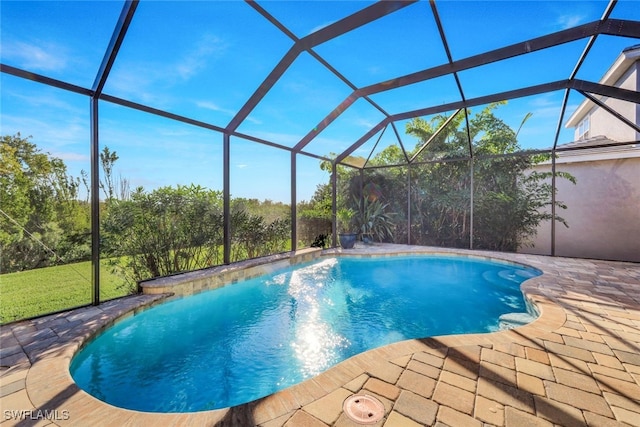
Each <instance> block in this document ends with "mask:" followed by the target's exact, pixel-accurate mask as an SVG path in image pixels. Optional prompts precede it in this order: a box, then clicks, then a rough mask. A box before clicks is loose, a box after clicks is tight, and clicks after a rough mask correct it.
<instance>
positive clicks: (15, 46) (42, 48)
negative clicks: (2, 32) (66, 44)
mask: <svg viewBox="0 0 640 427" xmlns="http://www.w3.org/2000/svg"><path fill="white" fill-rule="evenodd" d="M2 56H3V58H7V59H9V60H11V61H15V62H16V63H17V64H18V65H19V66H20V67H22V68H24V69H27V70H33V71H41V72H47V71H48V72H51V71H60V70H63V69H64V68H66V66H67V54H66V52H65V49H64V48H63V47H61V46H59V45H57V44H55V43H51V42H42V43H39V44H38V45H35V44H31V43H25V42H12V41H7V40H5V41H3V42H2ZM3 62H6V60H4V59H3Z"/></svg>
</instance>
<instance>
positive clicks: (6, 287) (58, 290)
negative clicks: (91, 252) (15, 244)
mask: <svg viewBox="0 0 640 427" xmlns="http://www.w3.org/2000/svg"><path fill="white" fill-rule="evenodd" d="M100 279H101V280H100V282H101V286H100V298H101V299H102V300H107V299H111V298H115V297H118V296H123V295H126V294H127V292H128V291H127V289H125V287H121V286H120V285H121V284H122V283H123V279H122V278H120V277H119V276H116V275H114V274H112V273H111V267H109V266H108V265H102V266H101V267H100ZM91 290H92V287H91V263H90V262H88V261H87V262H79V263H75V264H67V265H60V266H56V267H47V268H39V269H36V270H29V271H21V272H19V273H9V274H2V275H0V323H1V324H4V323H8V322H12V321H14V320H18V319H25V318H29V317H33V316H38V315H41V314H47V313H51V312H54V311H60V310H64V309H67V308H70V307H76V306H79V305H85V304H90V303H91V302H92V301H91Z"/></svg>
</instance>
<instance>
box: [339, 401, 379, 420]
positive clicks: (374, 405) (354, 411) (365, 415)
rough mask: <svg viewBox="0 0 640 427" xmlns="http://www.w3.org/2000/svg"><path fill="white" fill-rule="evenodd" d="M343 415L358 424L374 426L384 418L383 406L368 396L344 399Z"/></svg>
mask: <svg viewBox="0 0 640 427" xmlns="http://www.w3.org/2000/svg"><path fill="white" fill-rule="evenodd" d="M342 409H343V410H344V413H345V414H346V415H347V417H349V418H350V419H351V420H353V421H355V422H356V423H358V424H375V423H377V422H378V421H380V420H381V419H382V417H383V416H384V405H383V404H382V402H380V401H379V400H378V399H376V398H375V397H373V396H369V395H368V394H354V395H353V396H350V397H348V398H346V399H345V401H344V404H343V405H342Z"/></svg>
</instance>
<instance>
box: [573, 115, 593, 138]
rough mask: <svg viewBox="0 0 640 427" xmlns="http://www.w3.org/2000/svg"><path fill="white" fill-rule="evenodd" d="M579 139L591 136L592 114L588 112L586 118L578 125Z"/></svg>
mask: <svg viewBox="0 0 640 427" xmlns="http://www.w3.org/2000/svg"><path fill="white" fill-rule="evenodd" d="M576 129H577V131H578V135H577V138H576V139H578V140H580V139H587V138H589V130H590V129H591V115H590V114H587V115H586V116H585V118H584V119H582V121H581V122H580V123H579V124H578V126H577V128H576Z"/></svg>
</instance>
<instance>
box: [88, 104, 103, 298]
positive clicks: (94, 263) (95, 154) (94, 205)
mask: <svg viewBox="0 0 640 427" xmlns="http://www.w3.org/2000/svg"><path fill="white" fill-rule="evenodd" d="M90 108H91V112H90V124H89V126H90V129H91V145H90V146H91V178H90V187H91V188H90V191H91V285H92V286H91V288H92V289H91V299H92V303H93V305H98V304H100V193H99V191H100V169H99V167H100V160H99V158H100V149H99V144H98V99H97V98H95V97H91V98H90Z"/></svg>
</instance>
